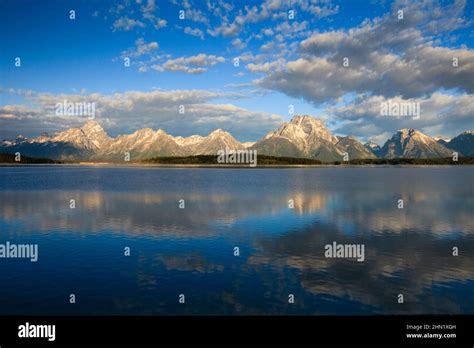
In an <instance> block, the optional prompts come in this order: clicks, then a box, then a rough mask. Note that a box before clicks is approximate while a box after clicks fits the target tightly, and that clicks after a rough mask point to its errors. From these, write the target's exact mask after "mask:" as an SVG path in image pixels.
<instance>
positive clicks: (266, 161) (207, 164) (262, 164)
mask: <svg viewBox="0 0 474 348" xmlns="http://www.w3.org/2000/svg"><path fill="white" fill-rule="evenodd" d="M473 164H474V158H473V157H460V158H459V159H458V161H453V160H452V158H394V159H385V158H376V159H354V160H350V161H336V162H322V161H319V160H316V159H310V158H295V157H273V156H264V155H259V156H258V158H257V165H256V166H253V167H252V166H250V165H249V163H239V164H233V163H218V162H217V156H212V155H200V156H189V157H156V158H151V159H146V160H136V161H128V162H125V161H68V160H52V159H48V158H32V157H22V158H21V161H19V162H18V161H16V160H15V156H14V155H11V154H0V166H2V167H11V166H22V165H23V166H31V165H32V166H36V165H48V166H97V167H159V168H304V167H357V166H372V167H376V166H429V165H443V166H446V165H447V166H451V165H473Z"/></svg>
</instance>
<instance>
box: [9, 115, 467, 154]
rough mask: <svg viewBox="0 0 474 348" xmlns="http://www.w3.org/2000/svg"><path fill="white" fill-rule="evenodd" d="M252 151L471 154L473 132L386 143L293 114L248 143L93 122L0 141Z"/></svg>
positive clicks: (48, 147) (41, 150) (50, 146)
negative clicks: (113, 130)
mask: <svg viewBox="0 0 474 348" xmlns="http://www.w3.org/2000/svg"><path fill="white" fill-rule="evenodd" d="M226 148H228V149H232V150H244V149H251V150H257V153H258V154H262V155H269V156H286V157H304V158H314V159H318V160H321V161H324V162H331V161H341V160H343V158H344V155H345V153H347V155H348V158H349V159H356V158H398V157H405V158H442V157H451V156H452V154H453V151H456V152H458V153H459V156H474V133H473V132H472V131H467V132H464V133H462V134H460V135H458V136H456V137H455V138H453V139H451V140H449V141H447V140H445V139H443V138H439V139H435V138H432V137H430V136H428V135H426V134H423V133H422V132H420V131H418V130H415V129H412V128H405V129H401V130H399V131H397V132H396V133H395V134H394V135H393V136H392V137H391V138H390V139H388V140H387V141H386V143H385V144H384V145H383V146H382V147H380V146H379V145H377V144H375V143H373V142H368V143H366V144H362V143H361V142H359V141H358V140H357V139H356V138H355V137H353V136H345V137H339V136H335V135H333V134H332V133H331V132H330V131H329V130H328V129H327V128H326V126H325V124H324V122H323V121H322V120H319V119H316V118H314V117H311V116H308V115H298V116H294V117H293V118H292V119H291V120H290V121H289V122H285V123H283V124H282V125H281V126H280V127H279V128H278V129H277V130H275V131H273V132H270V133H268V134H267V135H266V136H264V137H263V138H262V139H261V140H259V141H257V142H255V143H253V142H248V143H241V142H239V141H238V140H237V139H235V138H234V137H233V136H232V135H231V134H230V133H229V132H226V131H224V130H222V129H217V130H215V131H213V132H212V133H210V134H209V135H207V136H200V135H192V136H190V137H181V136H177V137H174V136H172V135H169V134H167V133H166V132H165V131H163V130H161V129H159V130H157V131H154V130H153V129H151V128H144V129H140V130H137V131H135V132H134V133H132V134H124V135H119V136H117V137H115V138H113V137H110V136H109V135H108V134H107V133H106V132H105V130H104V129H103V128H102V126H101V125H100V124H99V123H98V122H96V121H89V122H87V123H86V124H84V125H83V126H82V127H80V128H70V129H68V130H65V131H62V132H59V133H56V134H54V135H51V136H50V135H48V134H42V135H40V136H38V137H35V138H29V139H28V138H25V137H23V136H18V137H17V138H16V139H14V140H4V141H2V142H0V152H3V153H10V154H12V153H15V152H20V153H21V154H23V155H25V156H30V157H43V158H50V159H59V160H91V161H94V160H123V159H124V156H125V153H127V152H128V153H130V158H131V159H138V160H140V159H147V158H152V157H165V156H195V155H216V154H217V152H218V151H219V150H224V149H226Z"/></svg>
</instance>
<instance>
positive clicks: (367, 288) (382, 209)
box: [0, 166, 474, 315]
mask: <svg viewBox="0 0 474 348" xmlns="http://www.w3.org/2000/svg"><path fill="white" fill-rule="evenodd" d="M71 199H74V200H75V204H76V208H75V209H71V208H70V200H71ZM180 199H184V200H185V209H180V208H179V202H178V201H179V200H180ZM290 199H292V200H293V201H294V208H293V209H290V208H289V207H288V201H289V200H290ZM399 199H403V202H404V208H403V209H398V207H397V205H398V200H399ZM473 215H474V167H375V168H369V167H354V168H338V167H325V168H295V169H195V168H193V169H178V168H174V169H170V168H165V169H157V168H100V167H68V166H64V167H53V166H45V167H36V166H31V167H15V168H13V167H3V168H0V243H3V244H4V243H6V241H10V242H11V243H17V244H20V243H28V244H32V243H36V244H38V248H39V258H38V261H37V262H30V260H27V259H6V258H3V259H0V314H281V315H284V314H308V315H327V314H330V315H343V314H416V313H423V314H426V313H453V314H454V313H456V314H458V313H471V314H473V313H474V255H473V253H474V217H473ZM334 241H335V242H337V243H349V244H353V243H354V244H355V243H357V244H364V245H365V261H364V262H357V261H356V260H355V259H335V258H333V259H331V258H326V257H325V255H324V251H325V250H324V248H325V245H326V244H331V243H333V242H334ZM236 246H237V247H239V248H240V256H234V247H236ZM454 246H456V247H458V248H459V256H453V255H452V253H453V247H454ZM125 247H130V249H131V255H130V256H128V257H127V256H125V255H124V248H125ZM71 293H73V294H75V295H76V303H75V304H69V294H71ZM179 294H184V295H185V304H180V303H179V302H178V296H179ZM289 294H293V295H294V297H295V302H294V303H292V304H290V303H288V295H289ZM398 294H403V295H404V303H403V304H399V303H398V302H397V299H398V298H397V295H398Z"/></svg>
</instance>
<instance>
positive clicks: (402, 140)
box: [379, 128, 453, 158]
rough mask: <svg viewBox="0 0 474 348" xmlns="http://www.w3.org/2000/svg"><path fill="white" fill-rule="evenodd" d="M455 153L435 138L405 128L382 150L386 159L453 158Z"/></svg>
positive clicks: (380, 155) (382, 154) (381, 154)
mask: <svg viewBox="0 0 474 348" xmlns="http://www.w3.org/2000/svg"><path fill="white" fill-rule="evenodd" d="M452 153H453V151H452V150H450V149H448V148H446V147H445V146H443V145H441V144H439V143H438V142H437V141H436V140H434V139H433V138H431V137H429V136H427V135H426V134H423V133H421V132H420V131H417V130H415V129H413V128H404V129H401V130H399V131H398V132H397V133H395V134H394V135H393V136H392V138H391V139H389V140H387V142H386V143H385V145H384V146H383V147H382V149H381V150H380V154H379V157H384V158H397V157H405V158H440V157H451V156H452Z"/></svg>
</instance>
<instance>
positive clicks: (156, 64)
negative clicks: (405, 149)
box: [0, 0, 474, 143]
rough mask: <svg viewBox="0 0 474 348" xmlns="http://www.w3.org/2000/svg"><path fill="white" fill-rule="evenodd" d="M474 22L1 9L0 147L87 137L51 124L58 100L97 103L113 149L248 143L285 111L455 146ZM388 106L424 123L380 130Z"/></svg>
mask: <svg viewBox="0 0 474 348" xmlns="http://www.w3.org/2000/svg"><path fill="white" fill-rule="evenodd" d="M70 10H74V11H75V19H74V20H71V19H70V18H69V11H70ZM398 10H403V12H404V18H403V19H402V20H400V19H398V18H397V11H398ZM180 11H184V17H185V18H184V19H180V18H179V15H180ZM288 11H294V18H290V17H291V16H289V12H288ZM472 14H473V2H465V1H434V0H433V1H424V2H422V3H421V2H416V1H393V2H392V1H354V0H353V1H330V0H301V1H294V0H287V1H283V0H282V1H280V0H266V1H248V2H247V1H246V2H244V1H236V2H231V1H229V0H219V1H212V2H210V1H205V0H200V1H191V0H185V1H182V0H175V1H157V2H156V3H155V1H152V0H141V1H140V0H138V1H137V0H129V1H122V0H121V1H73V0H70V1H59V0H57V1H41V2H39V1H33V0H16V1H14V0H4V1H2V2H0V28H1V30H0V45H1V46H0V47H1V52H2V54H1V55H0V88H1V89H0V138H8V137H14V136H15V135H16V134H24V135H27V136H35V135H38V134H40V133H42V132H50V133H53V132H55V131H60V130H62V129H65V128H68V127H71V126H75V125H80V124H81V123H84V122H85V120H84V119H83V118H82V119H81V117H76V118H72V117H69V118H58V117H54V116H52V115H51V114H50V113H49V112H48V110H49V109H51V107H52V106H53V105H54V104H55V103H56V102H58V101H62V100H64V99H67V100H69V101H72V100H74V101H84V102H87V101H90V102H95V103H96V104H97V108H98V110H99V112H98V117H97V121H99V122H100V123H101V124H102V125H103V126H104V128H105V129H106V130H107V131H108V132H109V133H110V134H111V135H117V134H120V133H124V132H132V131H135V130H136V129H138V128H143V127H151V128H153V129H158V128H162V129H164V130H165V131H167V132H168V133H170V134H172V135H184V136H187V135H191V134H195V133H197V134H202V135H206V134H207V133H209V132H210V131H212V130H214V129H216V128H223V129H226V130H228V131H230V132H231V133H232V134H233V135H234V136H236V137H237V138H238V139H239V140H242V141H255V140H258V138H260V137H261V136H263V135H265V134H266V133H267V132H268V131H271V130H274V129H275V128H276V127H278V126H279V125H280V124H281V123H282V122H284V121H287V120H289V119H291V117H292V115H291V114H290V113H289V112H288V106H289V105H294V110H295V114H310V115H313V116H316V117H322V118H324V119H326V123H327V125H328V126H329V127H330V128H331V130H333V131H334V132H335V133H336V134H341V135H349V134H353V135H355V136H357V137H359V138H361V139H362V140H367V139H372V140H374V141H377V142H379V143H380V142H383V141H384V140H385V139H386V138H387V137H388V136H389V135H390V134H392V133H394V132H395V131H396V130H397V129H399V128H404V127H413V128H417V129H420V130H422V131H424V132H426V133H428V134H429V135H433V136H434V135H444V136H447V137H450V136H454V135H456V134H458V133H459V132H461V131H463V130H472V129H473V128H474V127H473V115H474V113H473V112H472V111H473V106H472V105H473V97H472V93H473V91H474V82H473V81H474V53H473V50H472V48H473V39H474V36H473V30H472V18H473V16H472ZM16 57H20V58H21V67H15V64H14V63H15V58H16ZM127 57H128V58H130V61H131V66H130V67H125V66H124V59H125V58H127ZM236 57H239V59H240V62H239V63H240V64H239V67H235V66H234V65H233V59H234V58H236ZM343 57H348V58H349V60H350V62H351V64H352V65H351V66H350V67H349V68H348V69H345V70H344V68H342V67H341V65H342V64H339V63H340V61H341V60H342V58H343ZM453 57H458V58H459V60H460V65H459V66H458V67H457V69H454V68H453V67H452V66H451V65H450V64H451V60H452V58H453ZM390 98H395V99H396V100H399V101H400V102H403V101H409V102H420V104H421V109H422V115H421V116H422V117H421V118H420V119H419V120H412V119H410V118H406V117H405V118H393V119H392V118H386V117H385V118H383V117H380V115H379V112H378V110H379V109H380V103H382V102H384V101H386V100H388V99H390ZM395 99H394V100H395ZM179 105H184V106H185V107H186V114H185V115H184V116H182V115H181V116H180V115H179V114H178V113H177V110H178V106H179Z"/></svg>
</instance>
